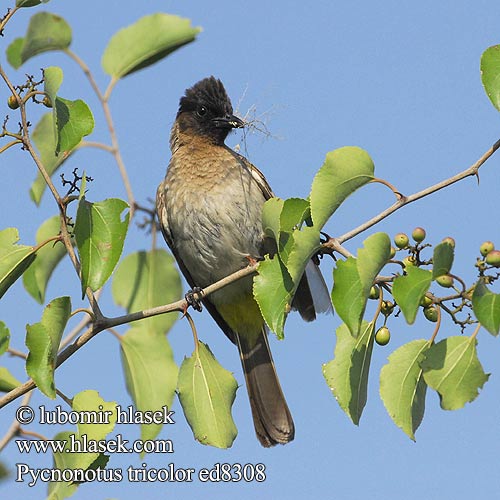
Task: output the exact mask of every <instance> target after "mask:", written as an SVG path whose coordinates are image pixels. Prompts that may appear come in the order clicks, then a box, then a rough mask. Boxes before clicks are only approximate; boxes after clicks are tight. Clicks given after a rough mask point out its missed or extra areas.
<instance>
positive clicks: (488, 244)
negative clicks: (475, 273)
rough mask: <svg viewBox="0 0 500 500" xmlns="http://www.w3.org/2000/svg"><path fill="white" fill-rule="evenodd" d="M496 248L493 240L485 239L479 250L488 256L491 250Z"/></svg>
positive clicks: (484, 255)
mask: <svg viewBox="0 0 500 500" xmlns="http://www.w3.org/2000/svg"><path fill="white" fill-rule="evenodd" d="M493 250H495V245H494V244H493V242H492V241H485V242H484V243H483V244H482V245H481V246H480V247H479V251H480V252H481V255H482V256H483V257H486V256H487V255H488V254H489V253H490V252H492V251H493Z"/></svg>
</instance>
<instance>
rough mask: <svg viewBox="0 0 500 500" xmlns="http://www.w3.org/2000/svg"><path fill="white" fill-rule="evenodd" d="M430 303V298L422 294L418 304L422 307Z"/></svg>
mask: <svg viewBox="0 0 500 500" xmlns="http://www.w3.org/2000/svg"><path fill="white" fill-rule="evenodd" d="M431 304H432V299H431V298H430V297H427V295H424V296H423V297H422V300H421V301H420V305H421V306H422V307H429V306H430V305H431Z"/></svg>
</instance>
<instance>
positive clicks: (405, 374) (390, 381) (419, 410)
mask: <svg viewBox="0 0 500 500" xmlns="http://www.w3.org/2000/svg"><path fill="white" fill-rule="evenodd" d="M429 347H430V345H429V342H428V341H427V340H413V341H412V342H408V343H407V344H404V345H402V346H401V347H399V348H398V349H396V350H395V351H394V352H393V353H392V354H391V355H390V356H389V358H388V361H389V362H388V363H387V364H386V365H384V366H383V367H382V370H381V371H380V397H381V398H382V401H383V403H384V406H385V409H386V410H387V413H388V414H389V416H390V417H391V418H392V420H393V421H394V423H395V424H396V425H397V426H398V427H399V428H401V429H402V430H403V432H404V433H405V434H406V435H407V436H408V437H409V438H410V439H413V441H415V431H416V430H417V429H418V427H419V425H420V423H421V422H422V419H423V417H424V410H425V394H426V391H427V384H426V383H425V381H424V378H423V372H422V368H421V367H420V362H421V361H422V360H423V358H424V355H425V352H426V351H427V350H428V349H429Z"/></svg>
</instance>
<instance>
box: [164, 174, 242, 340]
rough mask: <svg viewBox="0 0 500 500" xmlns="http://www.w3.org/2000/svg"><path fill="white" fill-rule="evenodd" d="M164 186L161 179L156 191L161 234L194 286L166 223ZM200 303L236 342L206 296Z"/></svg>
mask: <svg viewBox="0 0 500 500" xmlns="http://www.w3.org/2000/svg"><path fill="white" fill-rule="evenodd" d="M166 192H167V190H166V186H165V181H163V182H162V183H161V184H160V185H159V186H158V190H157V192H156V215H157V217H158V222H159V224H160V230H161V232H162V234H163V237H164V238H165V241H166V242H167V245H168V247H169V248H170V251H171V252H172V254H173V255H174V257H175V260H176V261H177V265H178V266H179V269H180V270H181V272H182V274H183V275H184V278H186V281H187V282H188V285H189V286H190V287H191V288H196V287H197V286H198V285H197V284H196V281H195V280H194V279H193V278H192V276H191V274H190V273H189V271H188V269H187V267H186V266H185V265H184V262H183V260H182V256H181V255H180V254H179V252H177V249H176V248H175V245H174V243H173V238H172V234H171V231H170V227H169V224H168V217H167V214H166V211H165V195H166ZM202 304H203V305H204V306H205V307H206V309H207V311H208V312H209V313H210V315H211V316H212V318H214V320H215V322H216V323H217V324H218V325H219V328H220V329H221V330H222V331H223V332H224V333H225V334H226V336H227V337H228V338H229V340H230V341H231V342H233V344H236V335H235V333H234V332H233V330H232V329H231V328H230V327H229V325H228V324H227V323H226V322H225V321H224V319H223V318H222V316H221V315H220V314H219V312H218V311H217V308H216V307H215V306H214V305H213V304H212V302H210V300H209V299H208V298H203V299H202Z"/></svg>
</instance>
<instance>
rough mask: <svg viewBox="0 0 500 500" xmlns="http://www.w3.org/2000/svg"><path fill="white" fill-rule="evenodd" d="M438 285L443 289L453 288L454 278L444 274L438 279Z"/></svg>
mask: <svg viewBox="0 0 500 500" xmlns="http://www.w3.org/2000/svg"><path fill="white" fill-rule="evenodd" d="M436 283H437V284H438V285H441V286H442V287H443V288H451V287H452V286H453V278H452V277H451V276H450V275H449V274H443V275H441V276H438V277H437V278H436Z"/></svg>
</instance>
